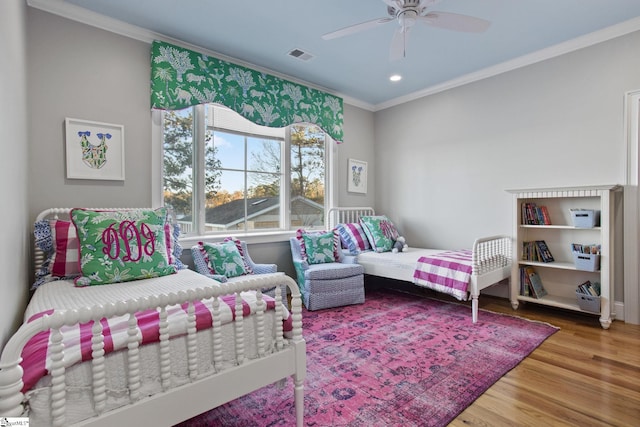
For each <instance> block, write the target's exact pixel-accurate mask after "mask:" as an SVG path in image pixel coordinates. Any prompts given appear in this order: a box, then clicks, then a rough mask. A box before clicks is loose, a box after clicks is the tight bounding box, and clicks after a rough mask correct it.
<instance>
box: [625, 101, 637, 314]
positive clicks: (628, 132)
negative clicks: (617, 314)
mask: <svg viewBox="0 0 640 427" xmlns="http://www.w3.org/2000/svg"><path fill="white" fill-rule="evenodd" d="M624 136H625V141H626V143H627V164H626V167H627V171H626V172H627V173H626V180H627V182H626V185H625V189H624V236H625V241H624V320H625V322H628V323H633V324H640V284H639V281H638V279H639V277H640V269H639V267H638V257H639V256H640V230H639V227H638V221H639V220H640V216H639V214H638V212H640V197H639V192H638V182H639V181H640V173H639V171H638V164H639V163H640V158H639V156H640V153H639V152H638V151H639V150H638V145H639V139H640V90H635V91H630V92H627V93H626V94H625V97H624ZM632 236H633V238H630V237H632Z"/></svg>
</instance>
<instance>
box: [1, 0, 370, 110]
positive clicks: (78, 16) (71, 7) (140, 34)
mask: <svg viewBox="0 0 640 427" xmlns="http://www.w3.org/2000/svg"><path fill="white" fill-rule="evenodd" d="M0 1H2V0H0ZM26 2H27V5H28V6H30V7H33V8H35V9H40V10H42V11H45V12H49V13H51V14H54V15H58V16H61V17H63V18H67V19H70V20H72V21H77V22H80V23H83V24H86V25H90V26H92V27H96V28H100V29H102V30H105V31H109V32H112V33H115V34H119V35H121V36H125V37H128V38H131V39H134V40H138V41H142V42H145V43H149V44H151V43H152V42H153V41H154V40H159V41H163V42H167V43H171V44H173V45H176V46H180V47H183V48H185V49H190V50H194V51H196V52H201V53H204V54H206V55H209V56H212V57H215V58H218V59H221V60H223V61H227V62H231V63H233V64H236V65H241V66H243V67H247V68H251V69H253V70H256V71H259V72H262V73H267V74H271V75H273V76H276V77H280V78H282V79H285V80H289V81H291V82H294V83H298V84H301V85H304V86H308V87H311V88H314V89H317V90H320V91H323V92H327V93H330V94H331V95H335V96H338V97H340V98H342V100H343V102H345V103H347V104H350V105H354V106H356V107H359V108H363V109H366V110H369V111H373V109H374V106H373V105H372V104H369V103H366V102H364V101H360V100H358V99H354V98H351V97H349V96H346V95H343V94H341V93H339V92H336V91H333V90H330V89H327V88H325V87H322V86H319V85H316V84H313V83H309V82H307V81H304V80H301V79H298V78H296V77H293V76H289V75H287V74H283V73H279V72H277V71H274V70H270V69H268V68H265V67H260V66H258V65H255V64H252V63H250V62H245V61H242V60H240V59H238V58H233V57H230V56H227V55H223V54H221V53H219V52H215V51H213V50H210V49H206V48H203V47H201V46H197V45H194V44H191V43H187V42H184V41H182V40H178V39H174V38H172V37H168V36H166V35H164V34H160V33H156V32H154V31H151V30H148V29H146V28H142V27H138V26H136V25H132V24H129V23H127V22H123V21H120V20H118V19H114V18H111V17H109V16H106V15H102V14H100V13H97V12H94V11H92V10H89V9H85V8H83V7H80V6H77V5H75V4H72V3H67V2H66V1H64V0H26Z"/></svg>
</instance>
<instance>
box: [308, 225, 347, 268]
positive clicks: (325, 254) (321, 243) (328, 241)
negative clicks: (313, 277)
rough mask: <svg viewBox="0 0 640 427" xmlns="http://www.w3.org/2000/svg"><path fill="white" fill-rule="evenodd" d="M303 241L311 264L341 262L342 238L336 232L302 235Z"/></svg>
mask: <svg viewBox="0 0 640 427" xmlns="http://www.w3.org/2000/svg"><path fill="white" fill-rule="evenodd" d="M302 240H303V242H304V248H305V252H306V257H307V262H308V263H309V264H325V263H329V262H336V261H338V260H339V255H338V253H337V251H338V250H339V242H340V238H339V236H338V234H337V233H336V232H335V231H327V232H323V233H302Z"/></svg>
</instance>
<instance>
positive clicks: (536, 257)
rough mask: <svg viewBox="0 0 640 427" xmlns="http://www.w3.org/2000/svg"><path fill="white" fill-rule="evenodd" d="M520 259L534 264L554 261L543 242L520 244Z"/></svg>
mask: <svg viewBox="0 0 640 427" xmlns="http://www.w3.org/2000/svg"><path fill="white" fill-rule="evenodd" d="M522 259H523V260H525V261H536V262H553V261H555V259H554V258H553V255H552V254H551V251H550V250H549V247H548V246H547V244H546V243H545V241H544V240H536V241H530V242H522Z"/></svg>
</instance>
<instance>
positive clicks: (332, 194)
mask: <svg viewBox="0 0 640 427" xmlns="http://www.w3.org/2000/svg"><path fill="white" fill-rule="evenodd" d="M196 110H197V109H196ZM202 111H203V112H202V114H204V108H203V109H202ZM163 138H164V134H163V125H162V111H161V110H151V161H152V163H151V203H152V207H160V206H162V205H163V204H164V197H163V194H162V162H163V155H164V150H163V147H164V140H163ZM326 138H327V142H326V143H325V162H326V174H325V180H326V183H325V200H326V201H327V203H326V204H327V206H328V207H332V206H336V203H335V202H336V196H337V194H338V191H337V189H336V184H337V181H338V180H337V176H338V172H337V170H336V168H335V167H334V165H335V164H337V162H336V161H335V159H336V156H337V147H336V145H337V144H336V143H335V142H333V141H331V140H330V139H329V137H326ZM284 151H285V166H286V167H287V170H289V167H290V163H291V155H290V153H289V152H288V151H290V150H284ZM199 161H200V160H199ZM201 161H202V162H204V159H201ZM202 166H203V167H204V165H202ZM285 178H286V177H285ZM289 181H290V180H289V179H284V182H285V187H286V188H284V190H285V191H287V192H288V191H289V190H290V189H289V185H290V183H289ZM196 185H198V184H197V183H196ZM200 185H204V183H201V184H200ZM287 194H289V193H287ZM281 211H282V212H283V215H285V220H286V221H285V222H284V224H288V223H289V221H288V220H289V210H288V209H281ZM199 212H200V214H201V215H202V216H203V218H201V219H200V220H201V221H204V209H199ZM295 234H296V232H295V230H279V231H272V232H252V233H246V232H235V233H234V236H235V237H237V238H239V239H241V240H244V241H246V242H247V243H248V244H256V243H275V242H285V241H288V240H289V238H291V237H293V236H295ZM223 238H224V236H221V235H215V234H205V235H201V236H197V235H196V236H185V237H181V238H180V243H181V244H182V245H183V246H184V247H185V248H188V247H191V246H193V245H195V244H196V243H197V242H199V241H205V242H217V241H220V240H222V239H223Z"/></svg>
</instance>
